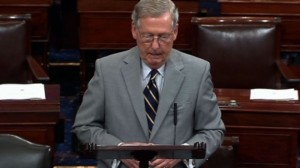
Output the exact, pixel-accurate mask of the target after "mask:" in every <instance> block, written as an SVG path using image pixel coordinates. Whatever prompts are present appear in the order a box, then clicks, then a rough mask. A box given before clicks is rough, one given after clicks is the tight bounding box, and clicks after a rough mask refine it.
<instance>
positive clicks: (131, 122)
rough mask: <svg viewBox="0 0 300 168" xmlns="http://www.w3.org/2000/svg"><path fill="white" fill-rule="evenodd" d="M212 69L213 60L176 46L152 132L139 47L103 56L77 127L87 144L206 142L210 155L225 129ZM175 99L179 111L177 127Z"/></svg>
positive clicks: (81, 137) (82, 140) (81, 138)
mask: <svg viewBox="0 0 300 168" xmlns="http://www.w3.org/2000/svg"><path fill="white" fill-rule="evenodd" d="M209 71H210V65H209V63H208V62H206V61H204V60H202V59H200V58H197V57H194V56H191V55H188V54H185V53H182V52H180V51H178V50H175V49H173V50H172V51H171V55H170V58H169V60H168V62H167V63H166V67H165V78H164V84H163V88H162V91H161V93H160V100H159V107H158V110H157V116H156V119H155V124H154V126H153V129H152V134H151V135H150V136H149V134H148V125H147V119H146V115H145V106H144V99H143V89H144V88H142V84H141V62H140V57H139V50H138V48H137V47H134V48H132V49H130V50H127V51H124V52H121V53H117V54H113V55H110V56H107V57H104V58H101V59H98V60H97V61H96V66H95V74H94V76H93V78H92V79H91V80H90V82H89V85H88V89H87V91H86V92H85V94H84V97H83V101H82V104H81V106H80V108H79V110H78V113H77V115H76V119H75V123H74V125H73V130H74V132H75V133H76V135H77V137H78V139H79V140H80V141H81V142H82V143H96V144H99V145H117V144H119V143H120V142H151V143H156V144H174V142H175V143H176V145H179V144H184V143H188V144H194V143H195V142H205V143H206V144H207V157H208V156H210V155H211V153H212V152H214V151H215V150H216V149H217V148H218V147H219V145H220V143H221V142H222V140H223V134H224V130H225V127H224V124H223V122H222V120H221V113H220V110H219V107H218V105H217V101H216V96H215V94H214V92H213V84H212V82H211V75H210V72H209ZM174 103H177V111H178V112H177V113H178V114H177V119H178V122H177V125H176V128H175V125H174V123H173V121H174V111H173V105H174ZM175 131H176V134H175ZM201 162H203V160H202V161H201V160H200V161H198V165H199V164H200V163H201ZM105 163H106V164H108V165H110V164H111V162H110V161H108V162H101V163H99V165H100V167H105V166H104V164H105Z"/></svg>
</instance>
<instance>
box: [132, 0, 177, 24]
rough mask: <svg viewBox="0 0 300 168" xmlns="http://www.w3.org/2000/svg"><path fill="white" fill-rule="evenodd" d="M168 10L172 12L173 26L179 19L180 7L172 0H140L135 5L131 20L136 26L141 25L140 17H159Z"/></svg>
mask: <svg viewBox="0 0 300 168" xmlns="http://www.w3.org/2000/svg"><path fill="white" fill-rule="evenodd" d="M166 12H169V13H170V14H171V17H172V19H173V23H172V24H173V28H175V27H176V25H177V24H178V20H179V14H178V9H177V8H176V6H175V4H174V3H173V2H172V1H171V0H140V1H139V2H138V3H137V4H136V5H135V7H134V9H133V11H132V14H131V20H132V22H133V24H134V25H135V26H136V27H139V26H140V23H139V19H140V18H143V17H158V16H161V15H163V14H165V13H166Z"/></svg>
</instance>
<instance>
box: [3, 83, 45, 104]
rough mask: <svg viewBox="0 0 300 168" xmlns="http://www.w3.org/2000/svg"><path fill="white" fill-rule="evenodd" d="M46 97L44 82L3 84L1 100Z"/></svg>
mask: <svg viewBox="0 0 300 168" xmlns="http://www.w3.org/2000/svg"><path fill="white" fill-rule="evenodd" d="M26 99H46V96H45V87H44V84H41V83H34V84H1V85H0V100H26Z"/></svg>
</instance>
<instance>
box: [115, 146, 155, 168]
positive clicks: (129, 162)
mask: <svg viewBox="0 0 300 168" xmlns="http://www.w3.org/2000/svg"><path fill="white" fill-rule="evenodd" d="M150 145H153V144H151V143H143V142H128V143H127V142H126V143H122V144H120V146H150ZM121 162H122V163H123V164H124V165H125V166H126V167H130V168H139V167H140V166H139V163H140V162H139V161H137V160H135V159H121Z"/></svg>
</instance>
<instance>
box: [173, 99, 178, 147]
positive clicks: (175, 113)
mask: <svg viewBox="0 0 300 168" xmlns="http://www.w3.org/2000/svg"><path fill="white" fill-rule="evenodd" d="M173 110H174V116H173V117H174V118H173V119H174V146H175V145H176V125H177V103H174V107H173Z"/></svg>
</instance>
